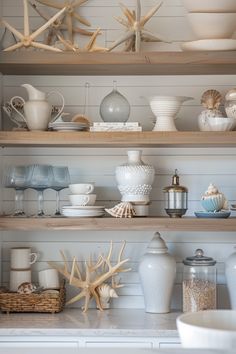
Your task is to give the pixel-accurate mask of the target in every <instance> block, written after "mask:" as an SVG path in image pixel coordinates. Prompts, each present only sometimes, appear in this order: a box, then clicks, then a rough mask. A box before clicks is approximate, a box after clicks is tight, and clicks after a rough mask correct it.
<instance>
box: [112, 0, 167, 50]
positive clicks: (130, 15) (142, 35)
mask: <svg viewBox="0 0 236 354" xmlns="http://www.w3.org/2000/svg"><path fill="white" fill-rule="evenodd" d="M161 5H162V2H160V3H159V4H157V5H156V6H154V7H153V8H152V9H151V10H150V11H149V12H148V13H147V14H146V15H145V16H143V17H142V16H141V4H140V0H136V10H135V11H131V10H129V9H128V8H127V7H126V6H124V5H123V4H120V8H121V10H122V12H123V14H124V15H125V17H126V19H124V18H122V17H115V19H116V20H117V21H118V22H119V23H121V24H122V25H123V26H125V27H126V29H127V30H126V32H125V34H123V35H122V36H121V37H120V38H118V39H117V40H116V41H115V42H114V43H113V44H112V45H111V47H110V48H109V51H111V50H112V49H114V48H116V47H117V46H118V45H120V44H121V43H124V42H125V43H126V45H125V51H126V52H128V51H133V52H139V51H140V47H141V42H142V41H144V42H166V41H165V40H164V39H163V38H162V37H161V36H159V35H157V34H154V33H152V32H150V31H148V30H146V29H145V28H144V26H145V24H146V23H147V22H148V21H149V20H150V18H151V17H152V16H153V15H154V14H155V13H156V12H157V11H158V10H159V8H160V7H161Z"/></svg>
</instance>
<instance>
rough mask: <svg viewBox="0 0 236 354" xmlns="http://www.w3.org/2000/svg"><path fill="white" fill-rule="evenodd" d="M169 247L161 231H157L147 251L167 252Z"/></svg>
mask: <svg viewBox="0 0 236 354" xmlns="http://www.w3.org/2000/svg"><path fill="white" fill-rule="evenodd" d="M167 251H168V248H167V246H166V243H165V241H164V240H163V239H162V238H161V235H160V234H159V232H156V233H155V234H154V236H153V238H152V240H151V242H150V243H149V245H148V247H147V253H166V252H167Z"/></svg>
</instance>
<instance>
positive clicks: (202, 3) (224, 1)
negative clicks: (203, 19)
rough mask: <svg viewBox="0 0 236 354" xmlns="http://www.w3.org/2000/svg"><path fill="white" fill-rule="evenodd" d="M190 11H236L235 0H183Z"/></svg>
mask: <svg viewBox="0 0 236 354" xmlns="http://www.w3.org/2000/svg"><path fill="white" fill-rule="evenodd" d="M182 1H183V4H184V6H185V8H186V9H187V10H188V12H223V13H224V12H236V1H235V0H207V1H206V0H182Z"/></svg>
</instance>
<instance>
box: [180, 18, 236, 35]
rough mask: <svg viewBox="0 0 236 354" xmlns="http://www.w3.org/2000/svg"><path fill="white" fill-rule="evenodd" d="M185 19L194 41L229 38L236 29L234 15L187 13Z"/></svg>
mask: <svg viewBox="0 0 236 354" xmlns="http://www.w3.org/2000/svg"><path fill="white" fill-rule="evenodd" d="M187 19H188V22H189V24H190V26H191V28H192V30H193V32H194V34H195V36H196V39H220V38H226V39H227V38H231V37H232V35H233V33H234V31H235V29H236V13H189V14H187Z"/></svg>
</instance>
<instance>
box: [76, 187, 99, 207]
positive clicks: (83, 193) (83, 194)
mask: <svg viewBox="0 0 236 354" xmlns="http://www.w3.org/2000/svg"><path fill="white" fill-rule="evenodd" d="M69 189H70V192H71V194H69V199H70V202H71V204H72V205H73V206H91V205H94V204H95V202H96V198H97V195H96V194H92V192H93V191H94V183H76V184H70V185H69Z"/></svg>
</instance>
